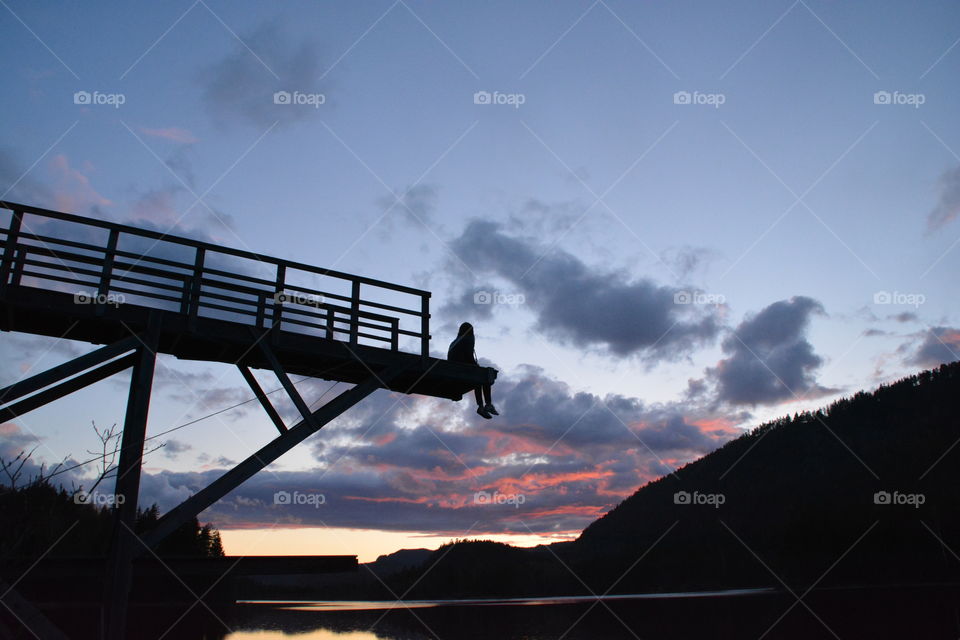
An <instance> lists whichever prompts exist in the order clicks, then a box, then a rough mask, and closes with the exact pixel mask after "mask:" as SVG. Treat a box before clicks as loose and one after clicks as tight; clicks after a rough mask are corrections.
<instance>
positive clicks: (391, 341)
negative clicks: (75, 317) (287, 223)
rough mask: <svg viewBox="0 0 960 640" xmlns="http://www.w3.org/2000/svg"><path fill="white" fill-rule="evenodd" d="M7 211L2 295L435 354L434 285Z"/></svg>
mask: <svg viewBox="0 0 960 640" xmlns="http://www.w3.org/2000/svg"><path fill="white" fill-rule="evenodd" d="M2 218H6V220H5V221H4V222H3V223H2V227H0V247H2V262H0V295H2V294H3V292H4V291H5V290H6V289H7V287H8V286H11V285H12V286H30V287H37V288H42V289H49V290H53V291H60V292H66V293H72V294H73V295H74V302H75V303H77V304H95V305H104V308H106V305H113V304H138V305H142V306H148V307H155V308H162V309H166V310H169V311H175V312H178V313H181V314H184V315H185V316H187V317H188V318H191V319H195V318H197V317H213V318H220V319H228V320H233V321H236V322H240V323H244V324H249V325H251V326H255V327H257V328H261V329H267V328H275V329H278V330H279V329H281V328H282V330H284V331H294V332H297V333H306V334H309V335H314V336H317V337H320V338H327V339H331V340H340V341H343V342H348V343H351V344H366V345H370V346H377V347H381V348H387V349H391V350H394V351H397V350H399V349H400V347H401V341H404V342H405V345H406V344H409V343H411V342H412V343H413V344H415V345H416V344H417V343H419V345H418V346H419V350H420V353H421V355H422V356H424V357H427V356H428V355H429V347H430V292H429V291H422V290H420V289H414V288H411V287H405V286H402V285H396V284H391V283H388V282H382V281H380V280H374V279H372V278H365V277H362V276H356V275H352V274H348V273H342V272H339V271H333V270H330V269H323V268H320V267H315V266H312V265H309V264H304V263H299V262H293V261H290V260H282V259H279V258H274V257H271V256H265V255H262V254H258V253H253V252H250V251H243V250H240V249H233V248H229V247H223V246H220V245H217V244H214V243H211V242H204V241H199V240H192V239H189V238H182V237H178V236H171V235H167V234H165V233H162V232H158V231H153V230H149V229H141V228H138V227H133V226H128V225H122V224H116V223H113V222H107V221H103V220H95V219H93V218H87V217H83V216H78V215H73V214H68V213H61V212H58V211H51V210H48V209H41V208H39V207H32V206H29V205H22V204H16V203H10V202H0V219H2Z"/></svg>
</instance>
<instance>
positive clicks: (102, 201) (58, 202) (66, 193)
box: [50, 153, 113, 211]
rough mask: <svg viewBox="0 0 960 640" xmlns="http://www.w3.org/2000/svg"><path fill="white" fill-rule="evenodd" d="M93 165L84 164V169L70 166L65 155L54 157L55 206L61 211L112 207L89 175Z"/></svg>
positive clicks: (51, 162) (51, 167) (51, 166)
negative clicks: (94, 185)
mask: <svg viewBox="0 0 960 640" xmlns="http://www.w3.org/2000/svg"><path fill="white" fill-rule="evenodd" d="M93 170H94V169H93V165H92V164H90V163H89V162H86V163H84V165H83V168H82V169H78V168H74V167H72V166H70V160H69V159H68V158H67V156H66V155H64V154H62V153H61V154H58V155H55V156H53V158H51V160H50V171H51V173H52V174H53V180H54V205H55V207H56V208H57V209H59V210H61V211H79V210H83V209H86V208H88V207H92V206H102V207H106V206H110V205H111V204H113V203H112V202H111V201H110V200H109V199H107V198H105V197H104V196H102V195H100V193H98V192H97V190H96V189H94V187H93V185H92V184H90V178H88V177H87V173H92V172H93Z"/></svg>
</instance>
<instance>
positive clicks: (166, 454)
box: [0, 0, 960, 561]
mask: <svg viewBox="0 0 960 640" xmlns="http://www.w3.org/2000/svg"><path fill="white" fill-rule="evenodd" d="M0 5H2V6H0V35H2V38H0V59H2V60H3V61H4V70H5V73H4V79H5V83H4V87H5V92H4V99H3V101H2V106H0V114H2V118H3V123H4V127H3V128H4V135H3V139H2V140H0V199H2V200H8V201H13V202H21V203H26V204H31V205H35V206H41V207H47V208H52V209H57V210H61V211H67V212H71V213H77V214H81V215H87V216H91V217H95V218H101V219H106V220H111V221H117V222H124V223H128V224H133V225H138V226H143V227H148V228H151V229H159V230H162V231H169V232H170V233H173V234H177V235H183V236H188V237H193V238H199V239H204V240H208V241H211V242H216V243H219V244H222V245H225V246H230V247H237V248H241V249H248V250H252V251H256V252H258V253H263V254H268V255H273V256H277V257H281V258H287V259H291V260H297V261H301V262H305V263H309V264H315V265H317V266H321V267H328V268H334V269H337V270H340V271H345V272H348V273H355V274H362V275H366V276H370V277H373V278H377V279H381V280H387V281H390V282H396V283H399V284H404V285H409V286H415V287H420V288H423V289H427V290H429V291H431V292H432V293H433V299H432V304H433V313H434V315H433V318H432V321H431V330H432V334H433V341H432V351H433V352H434V355H438V356H443V355H444V354H445V353H446V348H447V345H448V344H449V342H450V340H452V339H453V337H454V335H455V333H456V327H457V325H458V324H459V323H460V322H462V321H465V320H469V321H471V322H473V323H474V324H475V326H476V327H477V352H478V354H479V355H480V357H481V360H482V361H483V362H484V363H485V364H488V365H490V366H494V367H496V368H497V369H498V370H499V372H500V374H499V378H498V381H497V384H496V385H495V386H494V390H493V391H494V400H495V403H496V404H497V407H498V408H499V409H500V412H501V416H500V417H497V418H495V419H493V420H491V421H486V420H483V419H482V418H480V417H479V416H477V415H476V414H475V413H474V406H473V400H472V398H465V399H464V400H463V401H461V402H459V403H454V402H451V401H447V400H437V399H432V398H425V397H417V396H402V395H398V394H392V393H388V392H386V391H382V390H381V391H377V392H376V393H375V394H374V395H373V396H371V397H370V398H368V399H367V400H366V401H365V402H363V403H361V404H360V405H358V406H357V407H355V408H353V409H352V410H350V411H349V412H347V413H346V414H345V415H344V416H342V417H341V418H340V419H338V420H337V421H335V422H333V423H331V424H330V425H328V426H327V427H326V428H324V429H323V430H322V431H321V432H320V433H319V434H316V435H314V436H312V437H311V438H310V439H308V440H307V441H306V442H305V443H304V444H302V445H301V446H299V447H297V448H296V449H294V450H293V451H291V452H290V453H288V454H286V455H285V456H283V457H282V458H281V459H280V460H278V461H277V462H276V463H274V464H272V465H270V466H269V467H268V468H267V469H266V470H264V471H262V472H261V473H260V474H259V475H257V476H256V477H255V478H253V479H252V480H250V481H249V482H247V483H246V484H244V485H243V486H241V487H240V488H238V489H237V490H235V491H234V492H232V493H231V494H229V495H228V496H227V497H226V498H225V499H224V500H223V501H221V502H220V503H218V504H217V505H215V506H214V507H212V508H210V509H209V510H207V511H206V512H204V514H203V515H202V516H201V519H202V520H203V521H205V522H206V521H209V522H212V523H214V524H215V525H216V526H217V527H219V528H220V530H221V531H222V533H223V536H224V541H225V546H226V550H227V552H228V553H233V554H241V553H244V554H246V553H257V554H289V553H302V554H312V553H315V554H324V553H350V554H359V555H360V559H361V560H363V561H365V560H372V559H374V558H375V557H376V556H377V555H378V554H381V553H389V552H392V551H395V550H396V549H399V548H404V547H406V548H410V547H419V546H424V547H431V548H433V547H436V546H438V545H439V544H441V543H442V542H444V541H447V540H451V539H455V538H465V537H484V538H493V539H499V540H505V541H510V542H515V543H518V544H524V545H529V544H536V543H540V542H550V541H555V540H563V539H570V538H571V537H574V536H576V535H577V533H578V532H579V531H580V530H581V529H582V528H583V527H584V526H586V525H587V524H589V523H590V522H591V521H592V520H594V519H595V518H597V517H599V516H600V515H602V514H603V513H604V512H606V511H607V510H609V509H610V508H611V507H613V506H614V505H616V504H617V503H618V502H619V501H620V500H622V499H623V498H625V497H627V496H628V495H630V494H631V493H632V492H634V491H635V490H636V489H637V488H638V487H640V486H642V485H643V484H644V483H645V482H647V481H649V480H651V479H654V478H657V477H659V476H662V475H664V474H665V473H668V472H669V471H670V470H672V469H674V468H676V467H677V466H679V465H682V464H685V463H687V462H689V461H691V460H694V459H696V458H698V457H700V456H702V455H703V454H706V453H708V452H710V451H712V450H713V449H715V448H717V447H718V446H720V445H721V444H723V443H724V442H726V441H727V440H729V439H731V438H733V437H736V436H737V435H738V434H739V433H741V432H742V430H744V429H749V428H752V427H754V426H756V425H758V424H759V423H761V422H763V421H764V420H767V419H770V418H773V417H776V416H779V415H782V414H785V413H792V412H794V411H798V410H803V409H809V408H816V407H819V406H823V405H825V404H828V403H829V402H830V401H831V400H833V399H835V398H837V397H840V396H842V395H846V394H851V393H853V392H855V391H857V390H859V389H863V388H871V387H874V386H876V385H878V384H881V383H883V382H888V381H892V380H894V379H896V378H898V377H901V376H903V375H905V374H908V373H912V372H914V371H917V370H919V369H923V368H928V367H932V366H936V365H937V364H939V363H941V362H947V361H952V360H955V359H957V358H958V357H960V356H958V354H960V299H958V296H957V277H956V274H957V273H958V271H960V247H958V245H960V222H958V220H957V218H958V215H960V121H958V119H957V117H956V115H957V113H958V108H960V83H958V82H957V78H958V77H960V5H958V4H957V3H955V2H951V1H949V0H944V1H933V0H931V1H930V2H924V3H910V2H877V3H837V2H827V1H825V0H808V1H805V0H796V1H795V2H792V3H791V2H790V1H789V0H784V1H776V2H722V3H718V2H687V3H652V2H623V1H612V0H597V1H596V2H593V3H590V2H589V1H588V2H566V1H561V2H482V3H454V2H447V3H438V2H419V1H413V0H409V1H407V0H396V1H395V2H391V1H390V0H386V1H383V2H380V1H371V2H363V3H356V2H340V1H330V2H285V3H282V4H281V3H266V2H229V3H228V2H222V1H214V0H209V1H205V0H196V2H190V0H187V1H184V2H164V3H146V2H139V1H138V2H95V3H32V2H26V1H24V0H3V1H2V2H0ZM277 92H281V93H279V94H278V93H277ZM285 96H289V100H287V99H286V97H285ZM295 102H299V104H294V103H295ZM8 219H9V214H8V212H3V213H2V215H0V220H2V222H3V224H6V223H7V221H8ZM478 300H479V301H481V302H483V301H485V300H492V303H489V304H483V303H478V302H477V301H478ZM92 348H93V346H92V345H88V344H81V343H74V342H67V341H55V340H52V339H48V338H40V337H36V336H31V335H27V334H3V335H0V353H2V357H3V362H4V363H5V366H4V367H3V368H2V369H0V385H3V386H5V385H8V384H10V383H12V382H15V381H16V380H18V379H20V378H22V377H25V376H29V375H32V374H34V373H37V372H40V371H42V370H44V369H46V368H48V367H50V366H53V365H55V364H58V363H60V362H63V361H65V360H67V359H70V358H72V357H75V356H76V355H79V354H81V353H84V352H86V351H89V350H91V349H92ZM257 375H258V378H259V379H260V380H261V383H262V385H263V386H264V387H265V388H267V389H268V390H272V389H276V388H277V387H278V386H279V384H278V383H277V381H276V380H275V378H274V377H273V375H272V374H268V372H263V371H260V372H257ZM128 380H129V374H122V375H118V376H115V377H114V378H113V379H110V380H107V381H104V382H101V383H99V384H97V385H95V386H93V387H90V388H88V389H86V390H84V391H82V392H79V393H77V394H74V395H72V396H70V397H68V398H65V399H62V400H60V401H57V402H55V403H53V404H51V405H49V406H47V407H44V408H42V409H40V410H37V411H34V412H32V413H30V414H28V415H27V416H25V417H23V418H22V419H19V420H17V421H15V422H13V423H6V424H3V425H0V455H2V456H4V457H5V458H7V459H9V458H10V457H12V456H15V455H16V454H17V453H18V452H19V451H21V450H23V449H27V450H29V449H31V448H33V447H36V449H35V452H34V454H33V461H34V462H36V463H38V464H39V463H44V464H46V465H51V464H56V463H58V462H60V461H64V460H66V461H67V466H71V465H72V464H75V463H76V462H82V461H84V460H88V459H90V458H91V457H93V456H92V455H91V454H90V453H89V452H90V451H93V452H94V453H95V452H96V451H97V450H98V449H99V442H98V440H97V438H96V434H95V433H94V430H93V428H92V426H91V423H95V424H96V425H97V426H98V427H108V426H110V425H112V424H115V423H116V424H122V421H123V411H124V406H125V401H126V385H127V383H128ZM298 388H299V389H300V390H301V393H302V394H303V395H304V397H305V399H306V400H307V402H308V403H313V402H316V401H318V400H319V399H320V398H321V397H322V396H323V397H326V398H329V397H330V395H329V394H331V393H338V392H340V391H342V390H343V389H344V385H339V386H338V387H336V388H335V389H331V383H330V382H325V381H317V380H305V381H303V382H301V383H299V384H298ZM324 394H328V395H326V396H324ZM251 397H252V394H251V392H250V391H249V389H248V388H247V387H246V386H245V384H244V382H243V380H242V378H241V377H240V375H239V373H238V372H237V371H236V368H235V367H229V366H226V365H219V364H209V363H194V362H183V361H177V360H175V359H174V358H172V357H169V356H161V357H160V358H159V360H158V367H157V378H156V382H155V386H154V394H153V398H152V405H151V408H150V421H149V426H148V436H149V435H151V434H158V433H160V432H164V431H167V430H168V429H171V428H173V427H177V426H179V425H182V424H186V423H188V422H191V421H193V420H196V419H198V418H203V417H205V416H210V414H213V413H215V412H217V411H219V410H222V409H225V408H227V407H230V406H232V405H235V404H237V403H240V402H243V401H245V400H248V399H250V398H251ZM272 398H274V401H275V402H276V403H277V404H278V405H280V406H281V407H283V409H284V411H283V413H284V417H285V418H286V419H287V421H288V422H292V421H294V420H295V409H293V407H292V405H290V403H288V402H286V401H285V400H284V399H283V398H282V392H281V393H276V394H273V396H272ZM275 434H276V429H275V428H274V426H273V425H272V424H271V423H270V421H269V419H268V418H267V416H266V415H265V414H264V412H263V411H262V409H261V408H260V407H259V406H258V405H257V403H256V402H247V403H245V404H242V405H240V406H238V407H237V408H234V409H231V410H229V411H224V412H222V413H219V414H217V415H214V416H211V417H206V418H205V419H203V420H201V421H199V422H196V423H195V424H192V425H190V426H187V427H184V428H183V429H179V430H177V431H175V432H173V433H170V434H169V435H166V436H163V437H160V438H157V439H155V440H154V441H151V447H152V446H154V445H157V444H160V443H165V445H164V446H163V447H162V448H160V449H157V450H155V451H153V452H152V453H150V454H149V456H148V457H147V459H146V463H145V470H146V472H145V475H144V478H143V481H142V489H141V501H142V502H143V503H144V504H150V503H153V502H157V503H158V504H159V505H160V507H161V509H162V510H166V509H169V508H171V507H173V506H175V505H176V504H177V503H179V502H180V501H181V500H183V499H184V498H186V497H187V496H189V495H190V494H191V493H193V492H195V491H196V490H198V489H199V488H201V487H202V486H205V485H206V484H207V483H209V482H210V481H211V480H212V479H214V478H216V477H217V476H219V475H220V474H221V473H223V472H224V471H225V470H226V469H228V468H230V467H231V466H232V465H233V464H235V463H237V462H239V461H240V460H243V459H244V458H245V457H246V456H247V455H249V454H250V453H252V452H253V451H254V450H255V449H256V448H258V447H260V446H262V445H263V444H265V443H266V442H268V441H269V440H270V439H271V438H273V437H274V436H275ZM95 467H96V463H94V464H90V465H86V466H83V467H79V468H77V469H75V470H73V471H71V472H70V473H67V474H63V475H62V476H60V480H62V481H63V482H64V484H65V485H66V486H67V487H70V486H80V485H82V484H84V483H85V482H86V483H89V481H90V480H89V479H90V478H91V477H92V476H93V475H94V474H95V473H96V469H95ZM282 491H285V492H288V493H289V494H291V495H294V494H295V493H296V494H303V495H307V496H312V497H311V498H310V499H309V500H307V502H308V503H306V504H299V505H290V504H275V499H274V496H275V495H276V494H277V492H282ZM318 496H322V498H321V497H318ZM488 498H489V499H488ZM311 503H312V504H311Z"/></svg>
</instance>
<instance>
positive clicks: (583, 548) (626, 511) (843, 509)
mask: <svg viewBox="0 0 960 640" xmlns="http://www.w3.org/2000/svg"><path fill="white" fill-rule="evenodd" d="M958 441H960V362H955V363H953V364H949V365H943V366H941V367H940V368H938V369H936V370H931V371H924V372H922V373H919V374H917V375H914V376H911V377H909V378H905V379H903V380H900V381H898V382H896V383H894V384H890V385H884V386H881V387H880V388H878V389H877V390H876V391H873V392H872V393H865V392H860V393H857V394H856V395H854V396H853V397H851V398H845V399H842V400H839V401H837V402H835V403H833V404H832V405H830V406H829V407H827V408H826V409H821V410H818V411H816V412H813V413H802V414H798V415H794V416H793V417H785V418H781V419H779V420H776V421H774V422H770V423H767V424H764V425H762V426H760V427H758V428H756V429H754V430H753V431H752V432H750V433H748V434H745V435H743V436H742V437H740V438H737V439H735V440H732V441H731V442H729V443H727V444H726V445H725V446H723V447H721V448H720V449H718V450H717V451H714V452H713V453H711V454H709V455H707V456H705V457H703V458H701V459H699V460H697V461H695V462H692V463H690V464H688V465H686V466H684V467H682V468H680V469H678V470H677V471H676V472H675V473H673V474H670V475H667V476H664V477H663V478H661V479H659V480H657V481H655V482H652V483H650V484H648V485H646V486H644V487H643V488H641V489H639V490H638V491H637V492H636V493H635V494H634V495H633V496H631V497H630V498H627V499H626V500H624V501H623V502H622V503H620V505H618V506H617V507H616V508H615V509H613V510H612V511H610V512H609V513H607V514H606V515H605V516H603V517H602V518H600V519H599V520H597V521H596V522H594V523H593V524H591V525H590V526H589V527H587V528H586V529H585V530H584V532H583V533H582V534H581V536H580V538H579V539H578V540H577V542H576V543H575V544H574V545H571V547H572V553H573V555H572V557H571V558H570V561H571V562H573V563H575V564H576V565H577V566H578V567H579V568H580V569H581V570H582V571H583V572H584V574H585V575H587V576H589V581H590V582H591V583H595V585H596V586H597V587H600V586H603V585H606V586H607V587H609V586H610V585H614V582H615V581H617V582H616V583H615V585H614V590H615V591H630V590H636V589H648V588H658V587H663V586H671V587H679V588H688V587H702V586H748V585H752V584H769V585H773V586H780V585H779V582H780V580H783V581H786V582H788V583H793V584H799V585H803V584H812V583H814V582H816V581H817V580H820V579H821V578H822V582H821V584H851V583H896V582H929V581H939V580H957V579H958V577H960V560H958V559H957V557H956V555H955V554H958V553H960V444H958ZM938 538H939V540H938ZM644 553H646V555H645V556H644V557H643V559H642V560H639V561H637V560H638V558H640V556H641V555H642V554H644ZM634 562H636V565H635V566H634V568H633V570H631V571H627V572H626V573H624V572H625V571H626V569H627V568H628V567H630V566H631V565H632V564H633V563H634ZM834 562H837V564H836V566H834V567H833V569H831V570H830V571H829V572H827V570H828V569H829V568H830V566H831V565H832V564H833V563H834ZM764 565H767V566H766V567H764ZM825 572H826V573H825ZM604 588H606V587H604Z"/></svg>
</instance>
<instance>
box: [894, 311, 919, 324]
mask: <svg viewBox="0 0 960 640" xmlns="http://www.w3.org/2000/svg"><path fill="white" fill-rule="evenodd" d="M887 319H888V320H896V321H897V322H900V323H904V322H916V321H917V320H918V319H919V318H918V317H917V314H915V313H914V312H913V311H901V312H900V313H892V314H890V315H888V316H887Z"/></svg>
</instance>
